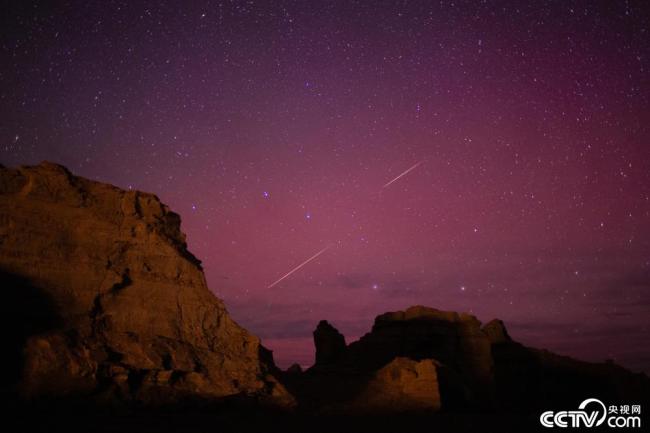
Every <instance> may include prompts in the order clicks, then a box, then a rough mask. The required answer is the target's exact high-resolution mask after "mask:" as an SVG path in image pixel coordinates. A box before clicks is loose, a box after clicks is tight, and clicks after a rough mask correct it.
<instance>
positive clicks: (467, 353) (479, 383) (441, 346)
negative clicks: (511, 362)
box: [346, 306, 494, 405]
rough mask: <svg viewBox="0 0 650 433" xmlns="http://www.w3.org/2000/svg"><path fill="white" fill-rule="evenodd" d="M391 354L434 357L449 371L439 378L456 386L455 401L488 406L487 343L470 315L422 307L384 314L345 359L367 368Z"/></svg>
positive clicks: (490, 363) (490, 372) (490, 380)
mask: <svg viewBox="0 0 650 433" xmlns="http://www.w3.org/2000/svg"><path fill="white" fill-rule="evenodd" d="M395 357H408V358H410V359H414V360H422V359H435V360H437V361H438V362H439V363H440V364H441V365H443V366H444V367H445V370H444V371H445V372H447V373H449V374H446V373H445V377H443V378H442V380H441V381H442V382H444V384H445V386H449V387H450V389H453V390H454V392H453V395H454V400H456V399H469V400H470V401H472V402H473V403H474V404H479V405H490V404H491V401H492V397H493V396H492V394H493V390H492V387H493V380H494V376H493V361H492V353H491V344H490V340H489V339H488V337H487V336H486V334H485V333H483V331H482V330H481V323H480V322H479V321H478V320H477V319H476V317H474V316H472V315H469V314H464V313H455V312H446V311H440V310H436V309H433V308H428V307H422V306H415V307H411V308H409V309H407V310H406V311H398V312H392V313H386V314H382V315H380V316H378V317H377V318H376V319H375V324H374V326H373V328H372V331H371V332H370V333H368V334H366V335H364V336H363V337H361V339H359V341H356V342H353V343H351V344H350V345H349V346H348V350H347V355H346V359H347V360H348V362H350V363H353V364H361V365H366V366H367V368H377V367H378V366H380V365H383V364H386V363H387V362H390V361H391V360H392V359H394V358H395ZM459 380H460V381H461V382H462V383H458V381H459ZM459 390H462V391H459ZM443 399H444V396H443Z"/></svg>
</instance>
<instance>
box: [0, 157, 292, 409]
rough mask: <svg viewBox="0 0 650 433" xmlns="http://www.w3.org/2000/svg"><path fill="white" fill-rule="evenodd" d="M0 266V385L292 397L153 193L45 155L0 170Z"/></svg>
mask: <svg viewBox="0 0 650 433" xmlns="http://www.w3.org/2000/svg"><path fill="white" fill-rule="evenodd" d="M0 271H1V272H2V275H1V277H2V287H3V292H4V293H3V295H4V296H5V298H4V302H3V303H2V309H3V311H2V312H1V313H0V315H1V317H2V321H3V322H4V323H2V326H1V328H2V332H3V333H4V334H5V335H4V339H5V341H6V342H8V349H9V350H8V351H7V352H6V355H4V358H3V363H4V364H6V365H5V366H4V367H6V368H5V369H4V373H3V383H2V385H3V390H4V392H19V393H20V395H22V396H23V398H39V397H44V396H56V397H61V396H90V397H92V398H93V399H100V400H102V399H104V400H105V399H108V400H109V401H136V402H140V403H145V404H165V403H170V402H177V401H179V400H181V399H185V398H209V399H212V398H215V399H217V398H222V397H226V396H233V395H246V396H251V397H254V398H256V399H263V400H268V401H271V402H275V403H278V404H291V397H290V396H289V395H288V394H287V393H286V391H285V390H284V388H283V387H282V385H280V384H279V383H278V382H277V381H276V380H275V379H274V377H273V376H272V375H271V370H272V369H273V361H272V358H271V356H270V352H268V351H267V350H265V349H264V347H263V346H261V345H260V341H259V339H258V338H257V337H255V336H254V335H251V334H250V333H249V332H247V331H246V330H245V329H243V328H241V327H240V326H239V325H237V323H235V322H234V321H233V320H232V319H231V318H230V316H229V315H228V312H227V311H226V308H225V307H224V304H223V302H222V301H220V300H219V299H217V298H216V297H215V296H214V295H213V294H212V293H211V292H210V291H209V290H208V287H207V285H206V281H205V277H204V275H203V272H202V269H201V265H200V262H199V260H197V259H196V258H195V257H194V256H193V255H192V254H191V253H190V252H189V251H188V250H187V247H186V243H185V237H184V235H183V233H182V232H181V230H180V217H179V216H178V215H177V214H176V213H174V212H172V211H170V210H169V209H168V208H167V206H165V205H164V204H162V203H161V202H160V200H159V199H158V198H157V197H156V196H154V195H152V194H146V193H142V192H139V191H125V190H122V189H119V188H116V187H113V186H110V185H106V184H102V183H98V182H93V181H89V180H86V179H83V178H80V177H76V176H73V175H72V174H71V173H70V172H69V171H67V170H66V169H65V168H63V167H61V166H58V165H55V164H50V163H42V164H40V165H38V166H33V167H20V168H18V169H8V168H4V167H3V168H0Z"/></svg>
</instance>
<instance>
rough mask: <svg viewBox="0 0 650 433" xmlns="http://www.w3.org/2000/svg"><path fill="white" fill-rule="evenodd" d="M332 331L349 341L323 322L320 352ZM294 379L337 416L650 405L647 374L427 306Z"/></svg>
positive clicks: (379, 326)
mask: <svg viewBox="0 0 650 433" xmlns="http://www.w3.org/2000/svg"><path fill="white" fill-rule="evenodd" d="M323 323H326V324H327V326H324V325H323ZM323 329H326V330H327V332H323ZM319 330H320V331H319ZM333 335H339V336H340V337H339V339H340V340H342V339H343V336H342V335H341V334H340V333H339V332H338V331H337V330H336V329H335V328H334V327H333V326H332V325H331V324H329V323H327V322H324V321H322V322H321V323H320V324H319V325H318V328H317V331H316V332H314V338H315V344H316V347H317V353H318V348H319V347H331V346H332V345H331V340H332V336H333ZM319 338H320V340H319ZM325 343H327V344H325ZM287 383H288V384H289V387H290V389H291V390H292V391H293V392H294V393H295V395H296V396H297V397H298V398H299V399H302V400H303V401H306V403H303V404H306V405H307V406H310V405H311V406H313V407H316V408H317V410H325V411H335V412H340V411H343V412H349V411H356V412H362V413H363V412H368V411H376V412H379V413H390V412H393V413H395V412H398V413H403V412H413V411H429V412H430V411H436V410H439V409H440V410H452V411H454V410H469V409H481V410H483V409H490V410H497V411H498V410H512V409H516V410H524V411H531V410H532V411H537V410H539V409H540V408H549V407H573V406H575V405H576V404H578V403H579V402H580V401H582V400H584V399H585V398H587V397H596V398H601V399H602V401H612V402H616V401H637V402H639V403H646V404H647V403H648V402H650V381H649V380H648V378H647V376H645V375H644V374H634V373H631V372H629V371H627V370H625V369H624V368H622V367H619V366H617V365H614V364H611V363H602V364H598V363H588V362H582V361H577V360H574V359H571V358H568V357H563V356H559V355H555V354H553V353H550V352H548V351H543V350H537V349H531V348H528V347H525V346H523V345H521V344H519V343H517V342H515V341H513V340H512V339H511V337H510V336H509V334H508V331H507V330H506V327H505V325H504V323H503V322H502V321H500V320H496V319H495V320H492V321H490V322H488V323H487V324H486V325H485V326H483V327H481V323H480V322H479V321H478V320H477V319H476V317H474V316H472V315H469V314H464V313H455V312H447V311H440V310H436V309H433V308H428V307H422V306H415V307H411V308H409V309H407V310H405V311H397V312H391V313H385V314H382V315H380V316H377V318H376V319H375V323H374V325H373V327H372V330H371V332H369V333H367V334H366V335H364V336H363V337H361V338H360V339H359V340H358V341H355V342H352V343H350V344H349V345H347V346H344V347H342V348H341V347H340V345H339V346H338V349H337V356H336V360H335V361H332V358H331V357H323V356H321V357H317V358H316V363H315V364H314V366H313V367H311V368H310V369H309V370H307V371H306V372H305V373H303V374H302V375H301V376H300V377H297V376H296V375H293V376H291V377H289V378H288V381H287ZM314 395H317V396H318V398H317V399H314ZM342 399H343V400H344V401H341V400H342ZM563 404H564V406H562V405H563Z"/></svg>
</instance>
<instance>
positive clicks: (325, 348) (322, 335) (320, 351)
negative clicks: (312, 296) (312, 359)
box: [314, 320, 346, 365]
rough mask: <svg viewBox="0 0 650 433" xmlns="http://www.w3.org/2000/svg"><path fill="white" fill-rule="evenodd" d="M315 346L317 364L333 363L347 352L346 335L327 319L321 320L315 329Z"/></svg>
mask: <svg viewBox="0 0 650 433" xmlns="http://www.w3.org/2000/svg"><path fill="white" fill-rule="evenodd" d="M314 346H315V347H316V364H318V365H327V364H332V363H335V362H337V361H338V360H339V359H340V358H341V356H343V354H344V353H345V349H346V345H345V337H343V334H341V333H340V332H339V331H338V330H337V329H336V328H335V327H333V326H332V325H330V323H329V322H328V321H327V320H321V321H320V323H319V324H318V326H317V327H316V329H315V330H314Z"/></svg>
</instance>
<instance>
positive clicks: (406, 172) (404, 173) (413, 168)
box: [382, 161, 423, 188]
mask: <svg viewBox="0 0 650 433" xmlns="http://www.w3.org/2000/svg"><path fill="white" fill-rule="evenodd" d="M422 162H423V161H420V162H418V163H417V164H415V165H414V166H413V167H411V168H409V169H408V170H406V171H405V172H403V173H402V174H400V175H399V176H397V177H396V178H395V179H393V180H391V181H390V182H388V183H387V184H386V185H384V186H383V187H382V188H386V187H387V186H388V185H390V184H391V183H393V182H395V181H396V180H397V179H399V178H400V177H402V176H404V175H406V174H408V173H409V172H410V171H411V170H415V169H416V168H417V166H418V165H420V164H422Z"/></svg>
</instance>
